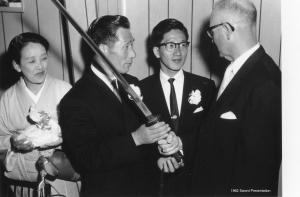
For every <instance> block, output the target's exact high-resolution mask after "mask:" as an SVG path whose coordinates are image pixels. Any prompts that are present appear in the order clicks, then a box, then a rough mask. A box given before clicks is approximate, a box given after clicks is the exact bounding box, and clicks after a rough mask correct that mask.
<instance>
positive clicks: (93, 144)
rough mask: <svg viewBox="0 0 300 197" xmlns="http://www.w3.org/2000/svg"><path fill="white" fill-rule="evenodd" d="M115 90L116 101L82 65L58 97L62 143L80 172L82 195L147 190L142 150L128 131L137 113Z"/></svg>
mask: <svg viewBox="0 0 300 197" xmlns="http://www.w3.org/2000/svg"><path fill="white" fill-rule="evenodd" d="M124 77H125V78H126V79H127V80H128V82H129V83H136V82H137V81H138V80H137V79H136V78H134V77H132V76H129V75H124ZM120 94H121V98H122V102H120V101H119V100H118V98H117V97H116V96H115V95H114V93H113V92H112V91H111V90H110V89H109V87H107V85H105V84H104V82H103V81H102V80H100V79H99V78H98V77H97V76H96V75H95V74H94V73H93V72H92V71H88V72H87V73H86V74H85V75H84V76H83V77H82V78H81V79H80V80H79V81H78V82H77V83H76V84H75V85H74V87H73V88H72V89H71V90H70V91H69V92H68V93H67V94H66V96H65V97H64V98H63V99H62V101H61V103H60V125H61V128H62V135H63V149H64V151H65V152H66V154H67V156H68V157H69V159H70V161H71V163H72V164H73V165H74V168H75V170H76V171H78V172H79V173H80V174H81V177H82V193H83V195H84V196H88V197H90V196H101V195H105V196H110V195H141V193H139V192H143V194H144V193H145V194H147V191H146V189H147V188H148V186H147V183H146V181H147V179H148V177H147V176H146V175H144V172H143V171H142V170H143V169H144V168H145V166H144V164H143V161H144V160H143V158H144V156H143V153H142V150H141V148H138V147H136V145H135V143H134V141H133V138H132V136H131V132H133V131H134V130H136V129H137V128H138V127H139V126H140V122H139V117H138V114H137V112H136V109H134V108H133V104H132V103H130V102H131V101H130V100H129V99H128V96H127V95H125V94H122V92H121V93H120Z"/></svg>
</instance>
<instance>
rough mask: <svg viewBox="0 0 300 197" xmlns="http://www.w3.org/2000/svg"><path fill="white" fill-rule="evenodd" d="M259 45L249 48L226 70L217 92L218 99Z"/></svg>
mask: <svg viewBox="0 0 300 197" xmlns="http://www.w3.org/2000/svg"><path fill="white" fill-rule="evenodd" d="M259 46H260V45H259V43H257V44H256V45H254V46H253V47H251V48H250V49H249V50H247V51H246V52H244V53H243V54H242V55H240V56H239V57H238V58H237V59H235V60H234V61H233V62H231V64H230V65H229V66H228V67H227V68H226V70H225V74H224V77H223V80H222V83H221V85H220V88H219V91H218V97H217V99H218V98H219V97H220V96H221V94H222V93H223V91H224V90H225V89H226V87H227V86H228V84H229V83H230V81H231V80H232V79H233V77H234V76H235V74H236V73H237V72H238V71H239V70H240V68H241V67H242V66H243V64H244V63H245V62H246V61H247V59H248V58H249V57H250V56H251V55H252V54H253V53H254V52H255V51H256V50H257V49H258V48H259Z"/></svg>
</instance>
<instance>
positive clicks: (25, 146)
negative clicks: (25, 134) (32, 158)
mask: <svg viewBox="0 0 300 197" xmlns="http://www.w3.org/2000/svg"><path fill="white" fill-rule="evenodd" d="M10 143H11V146H12V149H14V150H17V151H20V152H30V151H32V150H33V148H34V146H33V144H32V143H31V142H30V141H29V140H27V139H26V138H21V139H20V138H19V134H14V135H13V136H11V138H10Z"/></svg>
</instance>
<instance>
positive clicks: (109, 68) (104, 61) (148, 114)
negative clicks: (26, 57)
mask: <svg viewBox="0 0 300 197" xmlns="http://www.w3.org/2000/svg"><path fill="white" fill-rule="evenodd" d="M51 1H52V2H53V3H54V5H55V6H56V7H57V8H58V10H59V11H60V13H61V14H62V15H63V16H64V17H65V18H66V19H67V20H68V21H69V22H70V23H71V24H72V25H73V27H74V28H75V29H76V30H77V32H78V33H79V34H80V35H81V36H82V38H83V40H84V41H85V42H86V43H87V44H88V45H89V47H90V48H91V49H92V50H93V51H94V52H95V53H96V55H98V58H100V59H101V60H102V61H101V64H100V63H99V62H98V64H95V65H94V66H95V68H97V69H98V70H99V71H100V72H102V71H101V68H100V66H101V67H102V69H103V70H104V72H106V73H105V74H106V75H108V71H109V72H111V73H112V74H113V75H114V76H115V77H116V78H117V80H118V81H119V82H120V84H121V86H122V87H123V88H124V90H125V91H126V92H127V93H128V94H129V95H130V96H131V98H132V99H133V101H134V103H135V104H136V105H137V107H138V108H139V109H140V110H141V111H142V113H143V114H144V116H145V117H146V118H147V119H149V118H152V113H151V111H150V110H149V108H148V107H147V106H146V105H145V103H144V102H143V101H142V100H141V98H140V97H139V96H138V95H137V94H136V93H135V91H134V90H133V89H132V88H131V87H130V85H129V84H128V82H127V81H126V79H125V78H124V77H123V76H122V75H121V74H120V73H119V72H118V71H117V70H116V68H115V67H114V66H113V64H112V63H111V62H110V61H109V60H108V59H107V58H106V56H105V55H104V54H103V53H102V52H101V51H100V49H99V48H98V46H97V45H96V44H95V42H94V41H93V40H92V39H91V38H90V37H89V35H88V34H87V33H86V32H85V31H84V30H83V29H82V28H81V27H80V26H79V25H78V24H77V22H76V21H75V20H74V19H73V17H72V16H71V15H70V14H69V13H68V11H67V10H66V9H65V7H64V6H63V5H62V4H61V3H60V2H59V1H58V0H51Z"/></svg>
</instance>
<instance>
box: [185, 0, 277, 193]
mask: <svg viewBox="0 0 300 197" xmlns="http://www.w3.org/2000/svg"><path fill="white" fill-rule="evenodd" d="M256 17H257V12H256V8H255V6H254V5H253V3H251V2H250V1H248V0H220V1H218V2H217V3H216V4H215V6H214V9H213V12H212V15H211V18H210V28H209V29H208V31H207V33H208V35H209V37H211V39H212V41H213V42H214V44H215V45H216V46H217V48H218V51H219V54H220V56H221V57H224V58H225V59H227V60H229V61H230V62H231V64H230V65H229V66H228V67H227V69H226V71H225V74H224V77H223V80H222V83H221V86H220V88H219V92H218V95H217V97H216V101H214V102H213V103H212V106H211V109H210V111H209V113H208V117H207V120H206V121H205V123H204V124H203V126H202V128H201V130H200V132H198V134H199V135H198V137H197V138H195V139H196V141H197V146H196V149H195V147H194V146H192V147H191V145H192V143H190V141H186V139H184V138H182V143H183V151H184V152H185V153H186V152H189V151H191V152H193V151H196V155H195V160H194V170H193V175H194V176H193V184H192V188H191V191H192V194H193V195H197V196H199V195H204V196H208V195H213V196H277V188H278V177H279V168H280V164H281V72H280V70H279V68H278V66H277V65H276V64H275V63H274V61H273V60H272V59H271V58H270V57H269V56H268V55H267V54H266V52H265V51H264V49H263V47H262V46H261V45H260V44H259V43H258V41H257V36H256V32H257V29H256V26H257V24H256ZM187 161H189V160H187ZM186 163H187V162H186Z"/></svg>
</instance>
